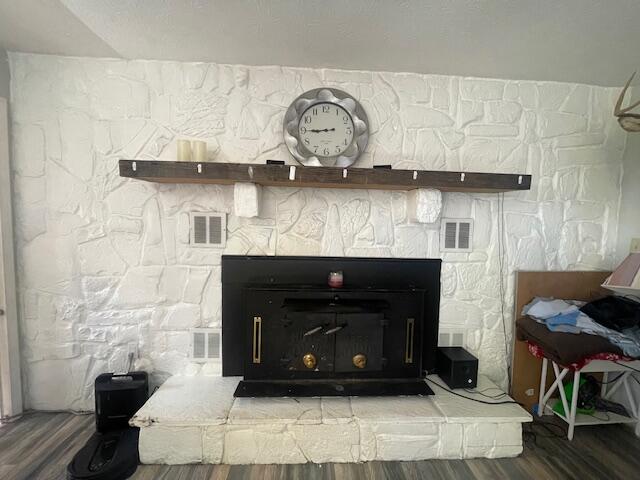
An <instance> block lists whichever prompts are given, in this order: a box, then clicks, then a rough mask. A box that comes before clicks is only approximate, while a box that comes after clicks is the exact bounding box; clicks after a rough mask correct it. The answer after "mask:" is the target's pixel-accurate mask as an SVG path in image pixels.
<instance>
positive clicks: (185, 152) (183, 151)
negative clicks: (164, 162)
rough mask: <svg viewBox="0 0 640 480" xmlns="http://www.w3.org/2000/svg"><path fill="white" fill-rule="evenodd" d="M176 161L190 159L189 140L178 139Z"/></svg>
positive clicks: (188, 160) (187, 160)
mask: <svg viewBox="0 0 640 480" xmlns="http://www.w3.org/2000/svg"><path fill="white" fill-rule="evenodd" d="M177 153H178V161H179V162H190V161H191V142H190V141H189V140H178V152H177Z"/></svg>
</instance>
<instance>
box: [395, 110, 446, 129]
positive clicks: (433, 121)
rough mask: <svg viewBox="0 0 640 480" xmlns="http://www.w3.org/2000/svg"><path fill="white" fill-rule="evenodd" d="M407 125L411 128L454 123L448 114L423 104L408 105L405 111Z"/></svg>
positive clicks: (434, 126)
mask: <svg viewBox="0 0 640 480" xmlns="http://www.w3.org/2000/svg"><path fill="white" fill-rule="evenodd" d="M404 118H405V122H406V126H407V127H410V128H440V127H449V126H451V125H453V120H452V119H451V117H449V116H448V115H446V114H444V113H442V112H440V111H438V110H434V109H432V108H428V107H425V106H422V105H408V106H407V107H406V109H405V111H404Z"/></svg>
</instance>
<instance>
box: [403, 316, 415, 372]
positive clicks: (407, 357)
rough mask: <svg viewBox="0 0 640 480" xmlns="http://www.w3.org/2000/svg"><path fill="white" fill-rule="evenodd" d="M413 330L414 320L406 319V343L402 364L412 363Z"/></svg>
mask: <svg viewBox="0 0 640 480" xmlns="http://www.w3.org/2000/svg"><path fill="white" fill-rule="evenodd" d="M414 330H415V320H414V319H413V318H407V342H406V344H405V349H404V363H413V334H414Z"/></svg>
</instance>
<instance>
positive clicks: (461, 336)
mask: <svg viewBox="0 0 640 480" xmlns="http://www.w3.org/2000/svg"><path fill="white" fill-rule="evenodd" d="M466 343H467V339H466V333H465V331H464V330H462V329H460V330H458V329H449V328H447V329H443V328H440V332H439V333H438V346H439V347H464V346H465V345H466Z"/></svg>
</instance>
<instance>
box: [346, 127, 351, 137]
mask: <svg viewBox="0 0 640 480" xmlns="http://www.w3.org/2000/svg"><path fill="white" fill-rule="evenodd" d="M347 135H351V128H350V127H347Z"/></svg>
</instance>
